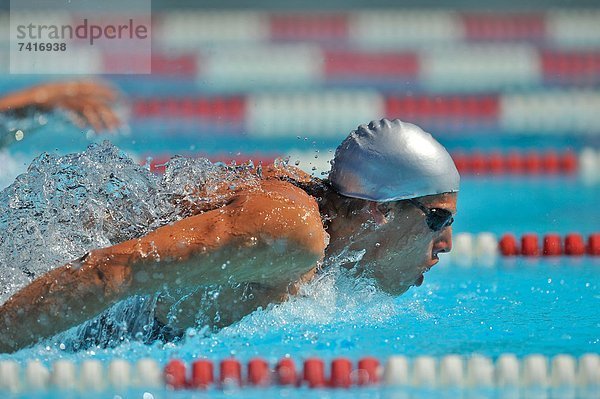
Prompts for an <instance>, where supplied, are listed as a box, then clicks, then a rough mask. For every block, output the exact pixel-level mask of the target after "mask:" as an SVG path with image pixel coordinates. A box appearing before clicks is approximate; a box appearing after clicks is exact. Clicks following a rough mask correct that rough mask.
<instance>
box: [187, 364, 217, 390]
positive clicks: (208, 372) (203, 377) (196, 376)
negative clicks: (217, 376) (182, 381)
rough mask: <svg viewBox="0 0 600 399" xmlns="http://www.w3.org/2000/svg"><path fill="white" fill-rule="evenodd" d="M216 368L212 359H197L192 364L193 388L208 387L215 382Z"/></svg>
mask: <svg viewBox="0 0 600 399" xmlns="http://www.w3.org/2000/svg"><path fill="white" fill-rule="evenodd" d="M214 382H215V381H214V368H213V363H212V362H211V361H210V360H196V361H195V362H194V363H193V364H192V382H191V384H190V386H191V387H192V388H197V389H203V388H208V387H209V386H210V385H212V384H213V383H214Z"/></svg>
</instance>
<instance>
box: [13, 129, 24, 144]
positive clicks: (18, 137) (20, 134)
mask: <svg viewBox="0 0 600 399" xmlns="http://www.w3.org/2000/svg"><path fill="white" fill-rule="evenodd" d="M23 136H25V134H24V133H23V131H22V130H21V129H19V130H17V131H16V132H15V140H17V141H21V140H23Z"/></svg>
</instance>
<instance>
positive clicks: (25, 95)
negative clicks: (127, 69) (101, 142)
mask: <svg viewBox="0 0 600 399" xmlns="http://www.w3.org/2000/svg"><path fill="white" fill-rule="evenodd" d="M117 97H118V94H117V92H116V91H115V90H114V89H112V88H111V87H109V86H107V85H105V84H102V83H99V82H93V81H69V82H55V83H46V84H42V85H38V86H34V87H31V88H28V89H24V90H21V91H17V92H14V93H10V94H8V95H6V96H4V97H0V112H9V111H18V110H21V109H24V108H28V107H35V108H40V109H44V110H50V109H54V108H61V109H64V110H66V111H67V112H68V113H69V115H70V117H71V118H72V119H73V121H74V122H76V123H77V124H78V125H80V126H81V127H83V126H85V125H90V126H92V127H93V128H94V130H96V131H101V130H104V129H108V130H113V129H116V128H118V127H119V125H120V124H121V122H120V121H119V118H118V117H117V115H116V114H115V112H114V111H113V110H112V109H111V104H112V103H113V102H114V101H115V100H116V99H117Z"/></svg>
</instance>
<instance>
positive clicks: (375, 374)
mask: <svg viewBox="0 0 600 399" xmlns="http://www.w3.org/2000/svg"><path fill="white" fill-rule="evenodd" d="M379 366H380V364H379V360H377V359H376V358H374V357H365V358H362V359H360V360H359V361H358V385H371V384H377V383H379Z"/></svg>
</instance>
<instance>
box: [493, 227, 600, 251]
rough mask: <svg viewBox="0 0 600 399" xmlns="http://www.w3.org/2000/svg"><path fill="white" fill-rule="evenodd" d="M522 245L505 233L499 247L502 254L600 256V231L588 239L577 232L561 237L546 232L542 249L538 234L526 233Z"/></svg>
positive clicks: (511, 235) (512, 236)
mask: <svg viewBox="0 0 600 399" xmlns="http://www.w3.org/2000/svg"><path fill="white" fill-rule="evenodd" d="M520 242H521V246H519V244H518V240H517V238H516V237H515V236H514V235H513V234H504V235H503V236H502V237H501V238H500V241H499V242H498V249H499V250H500V254H502V256H516V255H519V254H520V255H523V256H529V257H535V256H540V255H543V256H560V255H568V256H583V255H585V254H588V255H590V256H600V233H593V234H591V235H590V236H589V237H588V238H587V245H586V239H585V238H584V237H583V236H582V235H581V234H577V233H570V234H567V235H566V236H565V237H564V240H562V239H561V237H560V235H558V234H556V233H550V234H546V235H545V236H544V238H543V245H542V248H541V251H540V246H539V239H538V235H537V234H524V235H523V236H522V237H521V240H520Z"/></svg>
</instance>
